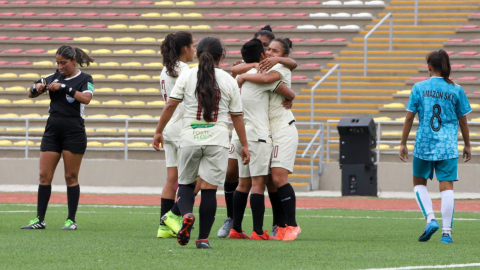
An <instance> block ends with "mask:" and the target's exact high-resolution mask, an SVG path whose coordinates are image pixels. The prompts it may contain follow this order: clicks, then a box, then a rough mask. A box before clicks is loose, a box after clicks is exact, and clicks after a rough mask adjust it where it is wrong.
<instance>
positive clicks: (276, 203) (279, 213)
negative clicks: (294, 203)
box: [268, 191, 286, 227]
mask: <svg viewBox="0 0 480 270" xmlns="http://www.w3.org/2000/svg"><path fill="white" fill-rule="evenodd" d="M268 197H269V199H270V203H271V204H272V212H273V224H272V225H273V226H275V225H277V226H279V227H285V224H286V220H285V212H284V211H283V205H282V201H281V200H280V193H279V192H278V191H277V192H270V191H269V192H268ZM273 226H272V227H273Z"/></svg>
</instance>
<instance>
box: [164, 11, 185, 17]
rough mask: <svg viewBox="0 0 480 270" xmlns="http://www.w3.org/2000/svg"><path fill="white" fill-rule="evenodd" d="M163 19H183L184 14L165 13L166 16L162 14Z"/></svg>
mask: <svg viewBox="0 0 480 270" xmlns="http://www.w3.org/2000/svg"><path fill="white" fill-rule="evenodd" d="M162 17H173V18H175V17H182V14H180V13H177V12H170V13H165V14H162Z"/></svg>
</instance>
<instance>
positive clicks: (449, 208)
mask: <svg viewBox="0 0 480 270" xmlns="http://www.w3.org/2000/svg"><path fill="white" fill-rule="evenodd" d="M440 195H442V229H443V233H447V234H450V233H451V231H452V226H453V213H454V212H455V198H454V196H453V190H444V191H442V192H440Z"/></svg>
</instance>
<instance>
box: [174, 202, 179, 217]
mask: <svg viewBox="0 0 480 270" xmlns="http://www.w3.org/2000/svg"><path fill="white" fill-rule="evenodd" d="M172 213H173V214H174V215H177V216H180V215H181V213H180V209H178V203H177V202H175V204H174V205H173V207H172Z"/></svg>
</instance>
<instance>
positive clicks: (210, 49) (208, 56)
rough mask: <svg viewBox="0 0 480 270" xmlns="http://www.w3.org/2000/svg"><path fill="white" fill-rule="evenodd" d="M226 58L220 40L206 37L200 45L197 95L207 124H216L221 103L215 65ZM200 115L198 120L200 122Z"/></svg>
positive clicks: (198, 51)
mask: <svg viewBox="0 0 480 270" xmlns="http://www.w3.org/2000/svg"><path fill="white" fill-rule="evenodd" d="M223 56H224V50H223V46H222V43H221V42H220V40H218V39H217V38H214V37H206V38H204V39H202V40H201V41H200V43H198V47H197V57H198V62H199V64H198V72H197V86H196V88H195V95H196V96H197V99H198V105H199V106H200V107H201V108H202V109H203V119H205V121H207V122H216V121H217V114H214V115H212V114H213V112H214V110H215V111H217V110H218V102H219V101H220V88H219V86H218V83H217V80H216V78H215V63H216V62H218V61H219V60H221V58H222V57H223ZM200 119H201V117H200V113H199V114H197V120H200Z"/></svg>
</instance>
